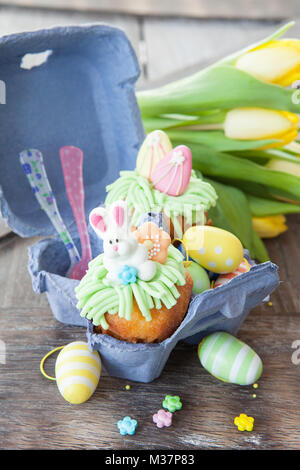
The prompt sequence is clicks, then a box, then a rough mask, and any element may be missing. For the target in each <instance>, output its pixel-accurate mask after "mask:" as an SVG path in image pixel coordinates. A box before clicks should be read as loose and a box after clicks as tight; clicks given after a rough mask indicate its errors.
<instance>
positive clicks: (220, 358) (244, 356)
mask: <svg viewBox="0 0 300 470" xmlns="http://www.w3.org/2000/svg"><path fill="white" fill-rule="evenodd" d="M198 356H199V359H200V362H201V364H202V366H203V367H204V369H206V370H207V371H208V372H210V374H212V375H213V376H215V377H216V378H218V379H220V380H223V381H224V382H230V383H232V384H238V385H251V384H253V383H254V382H256V381H257V380H258V379H259V377H260V376H261V373H262V361H261V359H260V357H259V356H258V355H257V354H256V352H255V351H253V349H252V348H250V347H249V346H248V345H247V344H245V343H244V342H243V341H241V340H239V339H237V338H235V337H234V336H232V335H230V334H229V333H226V332H225V331H219V332H216V333H212V334H211V335H209V336H207V337H206V338H205V339H204V340H203V341H202V342H201V343H200V344H199V347H198Z"/></svg>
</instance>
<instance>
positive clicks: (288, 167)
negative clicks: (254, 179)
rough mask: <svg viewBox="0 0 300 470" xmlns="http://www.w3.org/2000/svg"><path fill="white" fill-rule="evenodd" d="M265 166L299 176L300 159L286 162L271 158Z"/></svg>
mask: <svg viewBox="0 0 300 470" xmlns="http://www.w3.org/2000/svg"><path fill="white" fill-rule="evenodd" d="M266 167H267V168H269V169H270V170H275V171H282V172H283V173H289V174H290V175H294V176H299V177H300V159H299V164H298V163H292V162H287V161H286V160H277V159H275V158H272V160H269V161H268V163H267V164H266Z"/></svg>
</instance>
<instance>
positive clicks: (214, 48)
mask: <svg viewBox="0 0 300 470" xmlns="http://www.w3.org/2000/svg"><path fill="white" fill-rule="evenodd" d="M223 3H225V2H223ZM277 27H279V23H276V22H251V21H238V22H236V21H227V22H225V21H215V20H212V21H199V20H194V19H167V20H163V19H151V18H146V19H145V20H144V22H143V31H144V40H145V44H146V46H145V47H146V54H147V78H148V79H149V80H151V81H152V82H153V81H154V82H156V81H159V80H161V79H162V78H163V77H167V80H166V81H171V80H174V74H175V75H176V78H179V77H180V75H188V74H189V73H192V72H195V70H194V68H195V66H197V69H198V70H200V69H201V68H203V67H205V66H207V65H210V64H212V63H213V62H215V61H217V60H218V59H220V58H222V57H224V56H225V55H227V54H230V53H232V52H234V51H236V50H239V49H242V48H243V47H245V46H247V45H249V44H251V43H253V42H255V41H257V40H259V39H261V38H264V37H265V36H268V35H269V34H271V33H272V32H274V31H275V30H276V28H277ZM291 31H292V32H293V35H294V36H295V37H299V36H300V33H299V30H297V29H296V28H293V29H292V30H291ZM189 68H191V70H189ZM192 68H193V70H192ZM154 84H155V83H154Z"/></svg>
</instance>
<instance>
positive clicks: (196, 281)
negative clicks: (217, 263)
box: [186, 261, 210, 294]
mask: <svg viewBox="0 0 300 470" xmlns="http://www.w3.org/2000/svg"><path fill="white" fill-rule="evenodd" d="M186 269H187V271H188V272H189V273H190V275H191V277H192V279H193V290H192V292H193V294H201V293H202V292H204V291H205V290H207V289H209V288H210V280H209V277H208V274H207V272H206V271H205V269H203V268H202V267H201V266H200V265H199V264H198V263H195V262H194V261H190V264H189V265H188V266H187V267H186Z"/></svg>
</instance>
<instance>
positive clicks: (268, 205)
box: [246, 194, 300, 217]
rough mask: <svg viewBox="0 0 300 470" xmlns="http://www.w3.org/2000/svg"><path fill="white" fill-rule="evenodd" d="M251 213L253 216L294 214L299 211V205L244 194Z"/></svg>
mask: <svg viewBox="0 0 300 470" xmlns="http://www.w3.org/2000/svg"><path fill="white" fill-rule="evenodd" d="M246 196H247V199H248V203H249V207H250V211H251V214H252V215H253V216H255V217H265V216H269V215H278V214H294V213H299V212H300V205H296V204H289V203H286V202H281V201H274V200H270V199H264V198H261V197H257V196H252V195H251V194H246Z"/></svg>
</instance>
